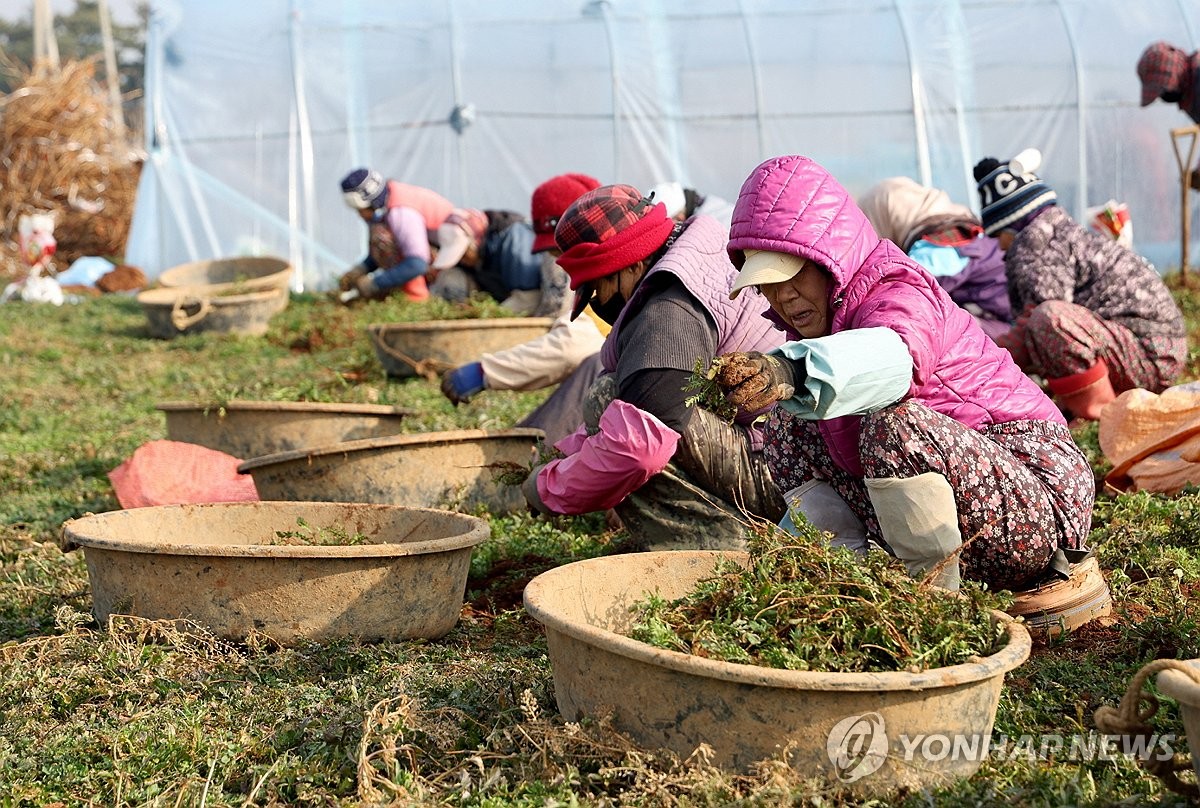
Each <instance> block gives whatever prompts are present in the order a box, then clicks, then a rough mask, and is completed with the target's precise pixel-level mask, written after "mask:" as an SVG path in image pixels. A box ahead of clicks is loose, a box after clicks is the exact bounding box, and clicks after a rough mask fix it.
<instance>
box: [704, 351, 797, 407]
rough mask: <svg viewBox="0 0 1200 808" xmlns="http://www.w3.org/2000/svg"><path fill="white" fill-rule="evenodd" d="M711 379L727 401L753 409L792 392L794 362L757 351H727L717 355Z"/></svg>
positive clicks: (778, 399)
mask: <svg viewBox="0 0 1200 808" xmlns="http://www.w3.org/2000/svg"><path fill="white" fill-rule="evenodd" d="M715 381H716V383H717V384H718V385H720V386H721V387H723V388H724V389H725V397H726V398H727V399H729V401H730V403H732V404H735V405H737V406H738V407H740V408H741V409H743V410H746V411H749V412H754V411H756V410H761V409H764V408H766V407H769V406H771V405H772V404H774V403H775V402H777V401H783V400H784V399H787V398H791V397H792V396H793V395H794V394H795V393H796V366H795V365H794V364H793V363H792V362H790V361H788V360H787V359H782V358H780V357H777V356H770V355H768V354H763V353H759V352H758V351H750V352H749V353H730V354H725V355H723V356H722V357H721V369H720V370H719V371H717V376H716V379H715Z"/></svg>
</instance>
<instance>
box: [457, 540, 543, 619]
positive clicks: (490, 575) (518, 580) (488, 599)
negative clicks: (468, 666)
mask: <svg viewBox="0 0 1200 808" xmlns="http://www.w3.org/2000/svg"><path fill="white" fill-rule="evenodd" d="M556 566H558V564H557V562H555V561H554V559H552V558H548V557H546V556H541V555H527V556H522V557H520V558H505V559H501V560H500V561H497V562H496V563H495V564H493V565H492V566H491V569H489V570H488V571H487V573H486V574H484V575H481V576H479V577H471V578H468V579H467V592H468V593H475V596H474V597H472V598H471V600H470V601H468V607H469V608H470V610H471V613H472V615H473V616H474V617H476V618H477V619H485V620H486V619H490V618H494V617H495V616H496V615H497V614H500V613H501V612H506V611H509V610H510V609H515V608H517V607H518V606H520V605H521V603H522V599H521V598H522V595H523V594H524V592H525V585H526V584H527V583H529V582H530V581H532V580H533V579H534V578H535V577H537V576H538V575H540V574H541V573H543V572H545V571H546V570H548V569H551V568H553V567H556Z"/></svg>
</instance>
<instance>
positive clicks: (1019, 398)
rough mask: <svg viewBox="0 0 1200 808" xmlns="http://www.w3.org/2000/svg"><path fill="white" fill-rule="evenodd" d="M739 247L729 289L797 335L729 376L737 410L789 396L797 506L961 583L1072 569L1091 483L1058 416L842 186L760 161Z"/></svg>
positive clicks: (784, 444) (779, 423)
mask: <svg viewBox="0 0 1200 808" xmlns="http://www.w3.org/2000/svg"><path fill="white" fill-rule="evenodd" d="M729 254H730V257H731V259H732V260H733V262H734V263H735V264H736V265H738V266H740V267H741V272H739V273H738V276H737V280H736V282H735V283H734V284H733V286H732V292H731V295H732V296H734V297H736V298H737V299H739V300H740V299H742V298H745V297H750V298H755V299H763V300H765V301H766V302H767V303H768V304H769V305H770V312H769V314H768V315H767V316H768V317H769V318H770V320H771V322H773V323H774V324H775V325H776V326H777V327H778V328H780V329H782V330H783V331H784V332H785V333H786V335H787V338H788V340H789V341H788V342H787V343H786V344H784V345H783V346H782V347H781V348H780V349H779V350H777V351H773V352H771V353H769V354H767V355H763V354H750V353H740V354H734V355H730V356H727V357H726V364H725V366H724V367H723V368H722V370H721V372H720V374H719V375H718V377H717V380H718V382H719V383H720V384H721V385H722V386H724V387H725V388H726V389H727V390H728V391H729V392H728V396H729V398H730V399H731V400H732V401H734V402H736V403H738V404H740V405H741V406H744V407H748V408H760V407H766V406H769V405H771V404H773V403H775V402H778V406H776V407H775V408H774V409H773V410H771V413H770V415H769V416H768V420H767V426H766V436H765V437H766V450H765V451H766V456H767V460H768V463H769V464H770V467H771V473H772V474H773V475H774V477H775V479H776V481H777V482H778V483H779V484H780V486H781V487H782V488H783V489H784V490H785V491H787V492H788V493H787V499H788V503H789V506H790V507H791V508H793V509H795V510H796V511H799V512H801V513H803V514H804V515H805V516H806V517H807V518H808V519H809V521H810V522H812V523H813V524H814V525H815V526H816V527H818V528H820V529H822V530H828V531H830V532H832V533H834V534H835V536H836V537H837V538H836V541H837V543H839V544H842V545H845V546H850V547H852V548H854V549H855V550H859V551H864V552H865V550H866V548H867V544H868V541H870V540H874V541H875V542H876V543H878V544H880V545H881V546H884V547H886V548H889V549H890V551H891V552H892V553H893V554H894V555H895V556H897V557H898V558H899V559H901V560H902V561H903V562H904V563H905V565H906V566H907V568H908V570H909V572H910V573H911V574H913V575H914V576H921V577H925V576H927V575H928V576H930V577H931V578H932V580H933V582H935V583H937V584H938V585H941V586H944V587H946V588H948V589H955V588H957V587H958V585H959V580H960V575H961V576H965V577H966V578H969V579H973V580H976V581H982V582H984V583H986V584H987V585H988V586H990V587H991V588H993V589H1014V590H1015V589H1019V588H1021V587H1025V586H1029V585H1031V584H1035V583H1037V582H1039V581H1041V580H1042V579H1044V578H1046V577H1047V576H1050V575H1068V574H1069V562H1071V561H1075V560H1079V559H1080V558H1081V556H1082V555H1084V553H1083V552H1082V551H1081V550H1082V547H1083V544H1084V541H1085V539H1086V537H1087V534H1088V529H1089V527H1090V523H1091V510H1092V500H1093V498H1094V496H1095V482H1094V478H1093V476H1092V472H1091V468H1090V466H1089V465H1088V462H1087V460H1086V459H1085V458H1084V456H1083V454H1082V453H1081V452H1080V451H1079V448H1078V447H1077V446H1076V445H1075V442H1074V440H1072V437H1071V432H1070V430H1069V429H1068V428H1067V425H1066V423H1065V420H1064V418H1063V416H1062V414H1061V413H1060V412H1059V411H1058V408H1057V407H1055V406H1054V403H1053V402H1052V401H1051V400H1050V399H1049V398H1047V396H1046V394H1045V393H1043V392H1042V390H1041V388H1039V387H1038V386H1037V385H1036V384H1034V383H1033V381H1031V380H1030V379H1029V377H1027V376H1026V375H1025V374H1024V373H1022V372H1021V370H1020V368H1018V367H1017V366H1016V364H1015V363H1014V362H1013V360H1012V357H1011V356H1010V355H1009V353H1008V352H1007V351H1006V350H1004V349H1003V348H1001V347H1000V346H998V345H996V343H995V342H993V341H992V340H991V339H989V338H988V336H987V335H986V334H984V332H983V331H982V330H981V329H980V327H979V325H978V324H977V323H976V321H975V320H974V318H972V317H971V315H970V314H969V313H968V312H967V311H965V310H964V309H962V308H960V307H959V306H957V305H956V304H955V303H954V301H953V300H952V299H951V298H950V296H949V295H948V294H947V293H946V291H945V290H944V289H942V287H941V286H939V285H938V283H937V281H935V280H934V278H933V277H932V276H931V275H930V274H929V273H928V272H925V271H924V270H922V269H921V268H920V267H919V266H918V265H917V264H916V262H914V261H913V260H912V259H911V258H909V257H908V256H907V255H905V254H904V253H903V252H901V251H900V249H899V248H898V247H897V246H896V245H895V244H893V243H892V242H890V241H887V240H881V239H880V238H879V236H878V235H876V233H875V230H874V229H873V228H872V227H871V224H870V222H869V221H867V218H866V216H865V215H864V214H863V212H862V210H861V209H860V208H859V207H858V206H857V205H856V204H855V203H854V200H853V199H852V198H851V197H850V195H849V194H848V193H847V192H846V190H845V188H843V187H842V186H841V184H840V183H839V182H838V181H837V180H836V179H835V178H834V177H833V176H832V175H830V174H829V173H828V172H827V171H826V170H825V169H824V168H822V167H821V166H820V165H818V164H817V163H815V162H813V161H812V160H810V159H808V158H807V157H801V156H798V155H789V156H785V157H776V158H773V159H771V160H767V161H766V162H764V163H763V164H761V165H760V166H758V168H756V169H755V170H754V172H753V173H751V175H750V176H749V178H748V179H747V180H746V182H745V183H744V184H743V185H742V190H741V195H740V196H739V198H738V200H737V203H736V204H735V206H734V214H733V224H732V226H731V229H730V234H729ZM796 518H799V516H798V515H797V516H796ZM1060 551H1061V552H1060ZM1076 551H1080V552H1076Z"/></svg>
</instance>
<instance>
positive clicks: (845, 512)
mask: <svg viewBox="0 0 1200 808" xmlns="http://www.w3.org/2000/svg"><path fill="white" fill-rule="evenodd" d="M783 499H784V501H785V502H787V506H788V512H787V514H785V515H784V517H783V519H782V520H780V522H779V526H780V527H781V528H783V529H784V530H785V531H787V532H788V533H793V534H795V533H797V532H798V531H797V530H796V527H795V524H796V520H798V519H799V518H800V514H804V518H805V519H807V520H808V522H809V524H811V525H812V526H813V527H815V528H816V529H817V530H820V531H822V532H824V533H829V534H832V538H830V540H829V543H830V544H831V545H832V546H834V547H846V548H848V549H851V550H853V551H854V552H856V553H865V552H867V529H866V527H864V526H863V523H862V520H861V519H859V518H858V515H857V514H856V513H854V511H852V510H851V509H850V506H849V505H847V504H846V500H844V499H842V497H841V496H840V495H839V494H838V492H837V491H835V490H834V489H833V486H832V485H830V484H829V483H828V482H826V481H825V480H809V481H808V482H806V483H804V484H803V485H801V486H798V487H797V488H793V489H792V490H791V491H788V492H787V493H786V494H784V495H783Z"/></svg>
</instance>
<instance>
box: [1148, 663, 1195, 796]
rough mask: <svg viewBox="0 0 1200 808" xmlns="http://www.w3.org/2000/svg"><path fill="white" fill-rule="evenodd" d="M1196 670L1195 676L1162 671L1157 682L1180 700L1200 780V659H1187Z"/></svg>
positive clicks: (1180, 709)
mask: <svg viewBox="0 0 1200 808" xmlns="http://www.w3.org/2000/svg"><path fill="white" fill-rule="evenodd" d="M1186 664H1187V665H1188V667H1190V668H1192V669H1193V671H1194V676H1188V674H1187V673H1186V672H1184V671H1177V670H1171V669H1170V668H1168V669H1167V670H1164V671H1160V672H1159V673H1158V674H1157V676H1156V678H1155V684H1157V685H1158V689H1159V690H1160V691H1162V693H1163V695H1166V696H1169V697H1171V698H1173V699H1175V701H1177V702H1179V714H1180V716H1181V717H1182V718H1183V731H1184V734H1185V735H1187V738H1188V752H1189V753H1190V754H1191V758H1192V769H1193V770H1194V771H1195V772H1196V780H1197V781H1198V782H1200V681H1197V680H1198V679H1200V659H1189V660H1187V661H1186Z"/></svg>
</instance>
